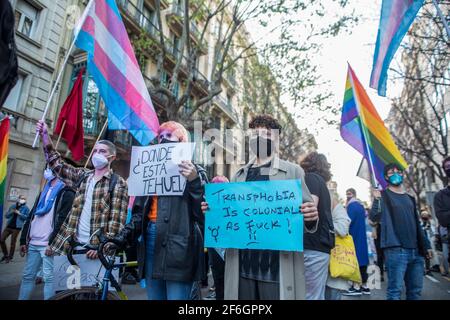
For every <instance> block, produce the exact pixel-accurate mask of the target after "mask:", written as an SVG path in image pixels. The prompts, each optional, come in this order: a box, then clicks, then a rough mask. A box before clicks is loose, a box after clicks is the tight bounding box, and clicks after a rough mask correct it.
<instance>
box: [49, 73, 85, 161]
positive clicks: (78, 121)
mask: <svg viewBox="0 0 450 320" xmlns="http://www.w3.org/2000/svg"><path fill="white" fill-rule="evenodd" d="M83 72H84V68H83V69H82V70H81V71H80V73H79V74H78V77H77V80H76V81H75V84H74V85H73V88H72V91H71V92H70V94H69V96H68V97H67V99H66V102H64V105H63V106H62V108H61V112H60V114H59V118H58V122H57V123H56V128H55V133H56V134H60V133H61V129H62V127H63V124H64V121H65V122H66V125H65V127H64V130H63V132H62V134H61V137H62V138H64V139H65V140H66V141H67V145H68V146H69V149H70V151H71V152H72V158H73V159H74V160H75V161H79V160H81V159H83V157H84V130H83Z"/></svg>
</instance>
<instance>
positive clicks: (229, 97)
mask: <svg viewBox="0 0 450 320" xmlns="http://www.w3.org/2000/svg"><path fill="white" fill-rule="evenodd" d="M231 103H232V100H231V95H229V94H227V106H228V107H229V108H231Z"/></svg>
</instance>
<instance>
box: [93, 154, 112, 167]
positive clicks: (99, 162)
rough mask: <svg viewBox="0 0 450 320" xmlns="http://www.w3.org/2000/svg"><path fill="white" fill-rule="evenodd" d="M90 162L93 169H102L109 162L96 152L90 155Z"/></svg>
mask: <svg viewBox="0 0 450 320" xmlns="http://www.w3.org/2000/svg"><path fill="white" fill-rule="evenodd" d="M92 164H93V165H94V168H95V169H103V168H104V167H106V166H107V165H108V164H109V161H108V159H107V158H106V157H105V156H104V155H102V154H99V153H96V154H94V155H93V156H92Z"/></svg>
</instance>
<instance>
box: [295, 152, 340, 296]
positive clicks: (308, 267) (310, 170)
mask: <svg viewBox="0 0 450 320" xmlns="http://www.w3.org/2000/svg"><path fill="white" fill-rule="evenodd" d="M301 166H302V168H303V169H304V170H305V173H306V174H305V182H306V185H307V186H308V188H309V191H311V194H312V197H313V199H314V202H315V203H316V205H317V209H318V210H319V227H318V229H317V232H315V233H306V234H305V236H304V242H305V278H306V299H307V300H324V299H325V285H326V282H327V278H328V265H329V262H330V252H331V249H333V247H334V237H335V235H334V227H333V218H332V216H331V198H330V192H329V190H328V188H327V184H326V183H327V182H328V181H330V180H331V172H330V164H329V163H328V161H327V158H326V157H325V155H323V154H319V153H317V152H311V153H310V154H308V155H307V156H306V158H305V159H303V161H302V162H301Z"/></svg>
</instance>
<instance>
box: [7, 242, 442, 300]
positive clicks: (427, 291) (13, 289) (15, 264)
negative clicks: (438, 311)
mask: <svg viewBox="0 0 450 320" xmlns="http://www.w3.org/2000/svg"><path fill="white" fill-rule="evenodd" d="M24 262H25V258H22V257H20V255H19V252H18V251H17V252H16V254H15V258H14V260H13V261H12V262H10V263H8V264H4V263H1V264H0V275H1V276H0V300H16V299H17V297H18V295H19V288H20V281H21V277H22V269H23V266H24ZM210 284H211V277H210ZM386 284H387V283H386V281H385V282H381V289H379V290H377V289H373V290H372V292H371V295H370V296H369V295H362V296H356V297H346V296H343V298H342V299H343V300H385V298H386ZM122 288H123V290H124V292H125V293H126V294H127V296H128V298H129V299H130V300H146V292H145V289H142V288H141V287H140V286H139V285H123V286H122ZM208 291H209V290H208V288H207V289H203V290H202V296H203V297H204V296H206V295H207V294H208ZM422 297H423V299H424V300H450V278H449V277H442V276H441V275H440V274H438V273H433V274H432V276H426V277H425V278H424V288H423V292H422ZM32 299H33V300H41V299H43V284H39V285H37V286H36V287H35V290H34V293H33V295H32Z"/></svg>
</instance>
